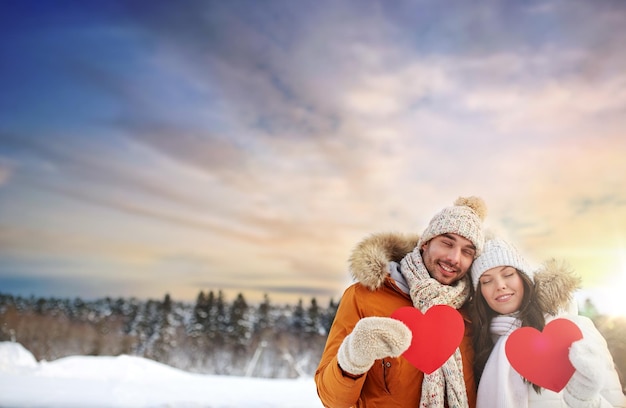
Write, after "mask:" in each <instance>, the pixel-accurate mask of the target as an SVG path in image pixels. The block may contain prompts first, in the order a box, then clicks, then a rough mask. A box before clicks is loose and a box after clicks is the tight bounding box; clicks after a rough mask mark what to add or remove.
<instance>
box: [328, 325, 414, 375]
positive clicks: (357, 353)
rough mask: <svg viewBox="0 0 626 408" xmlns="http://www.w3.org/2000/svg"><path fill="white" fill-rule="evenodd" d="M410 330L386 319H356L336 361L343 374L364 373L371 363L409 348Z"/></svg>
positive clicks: (399, 353) (394, 355) (395, 355)
mask: <svg viewBox="0 0 626 408" xmlns="http://www.w3.org/2000/svg"><path fill="white" fill-rule="evenodd" d="M412 337H413V335H412V334H411V330H410V329H409V328H408V327H407V326H406V325H405V324H404V323H402V322H401V321H399V320H396V319H392V318H390V317H364V318H363V319H361V320H359V321H358V322H357V324H356V325H355V326H354V329H353V330H352V333H350V334H349V335H348V336H347V337H346V338H345V339H343V342H342V343H341V346H340V347H339V352H338V353H337V361H338V362H339V366H340V367H341V369H342V370H343V371H345V372H347V373H350V374H354V375H359V374H363V373H365V372H366V371H368V370H369V369H370V368H371V367H372V365H374V361H375V360H378V359H381V358H384V357H398V356H399V355H401V354H402V353H404V352H405V351H406V349H408V348H409V346H410V345H411V339H412Z"/></svg>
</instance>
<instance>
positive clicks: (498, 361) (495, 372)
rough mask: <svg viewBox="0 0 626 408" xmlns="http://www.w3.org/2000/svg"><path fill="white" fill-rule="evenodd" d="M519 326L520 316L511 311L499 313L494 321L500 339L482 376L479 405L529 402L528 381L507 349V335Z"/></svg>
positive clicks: (493, 406) (491, 406) (493, 332)
mask: <svg viewBox="0 0 626 408" xmlns="http://www.w3.org/2000/svg"><path fill="white" fill-rule="evenodd" d="M519 327H521V322H520V320H519V319H517V318H515V317H514V316H511V315H508V316H496V317H494V318H493V320H492V321H491V325H490V326H489V329H490V332H491V335H492V337H494V340H495V339H496V338H497V340H496V344H495V346H494V347H493V350H492V351H491V354H490V355H489V359H488V360H487V364H485V369H484V370H483V374H482V376H481V377H480V384H479V385H478V400H477V401H476V406H479V407H480V408H498V407H519V408H523V407H527V406H528V385H527V384H525V383H524V380H523V379H522V377H521V376H520V375H519V374H518V373H517V371H515V370H514V369H513V367H511V364H510V363H509V360H508V359H507V357H506V353H505V349H504V345H505V343H506V339H508V337H509V335H510V334H511V333H512V332H513V331H514V330H515V329H517V328H519Z"/></svg>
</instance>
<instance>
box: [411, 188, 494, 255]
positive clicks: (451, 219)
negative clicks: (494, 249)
mask: <svg viewBox="0 0 626 408" xmlns="http://www.w3.org/2000/svg"><path fill="white" fill-rule="evenodd" d="M486 213H487V206H486V205H485V202H484V201H483V200H482V198H479V197H459V198H457V199H456V201H455V202H454V206H452V207H446V208H444V209H443V210H441V211H440V212H439V213H438V214H436V215H435V216H434V217H433V218H432V219H431V220H430V223H429V224H428V227H427V228H426V230H425V231H424V233H423V234H422V235H421V237H420V240H419V242H418V243H417V246H418V247H419V248H421V247H422V245H423V244H425V243H426V242H428V241H430V240H431V239H433V238H434V237H436V236H437V235H441V234H457V235H460V236H462V237H464V238H466V239H469V240H470V241H472V243H473V244H474V246H475V247H476V256H478V255H480V253H481V252H482V250H483V245H484V241H485V236H484V234H483V226H482V223H483V220H484V219H485V215H486Z"/></svg>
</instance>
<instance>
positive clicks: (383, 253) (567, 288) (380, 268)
mask: <svg viewBox="0 0 626 408" xmlns="http://www.w3.org/2000/svg"><path fill="white" fill-rule="evenodd" d="M418 241H419V235H417V234H401V233H393V232H391V233H377V234H373V235H370V236H368V237H366V238H365V239H363V240H362V241H361V242H359V243H358V244H357V246H356V247H355V248H354V250H353V251H352V254H351V255H350V258H349V265H350V273H351V274H352V277H353V278H354V279H355V280H356V281H357V282H359V283H360V284H362V285H363V286H365V287H367V288H368V289H370V290H376V289H379V288H380V287H382V286H383V284H384V282H385V279H386V277H387V275H389V262H391V261H394V262H400V261H401V260H402V258H404V257H405V256H406V255H407V254H408V253H409V252H411V251H413V249H414V248H415V247H416V246H417V243H418ZM533 280H534V282H535V290H536V292H537V298H538V301H539V304H540V306H541V310H543V311H544V312H545V313H549V314H552V315H556V314H557V313H558V312H559V311H561V310H564V309H567V307H568V305H569V304H570V303H571V301H572V298H573V295H574V292H575V291H576V290H577V289H578V288H579V286H580V277H578V276H577V275H576V274H574V272H573V271H572V270H571V268H570V267H569V266H568V265H567V264H566V263H565V262H559V261H557V260H555V259H551V260H549V261H547V262H545V263H544V264H543V265H542V266H541V267H540V268H539V269H538V270H537V271H536V272H535V273H534V277H533Z"/></svg>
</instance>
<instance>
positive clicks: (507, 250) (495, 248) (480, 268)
mask: <svg viewBox="0 0 626 408" xmlns="http://www.w3.org/2000/svg"><path fill="white" fill-rule="evenodd" d="M497 266H512V267H513V268H515V269H517V270H518V271H520V272H522V273H524V274H526V276H528V277H529V278H530V279H531V280H532V279H533V276H534V273H535V268H533V267H532V266H531V265H530V263H528V262H527V261H526V259H524V257H523V256H522V255H521V254H520V253H519V251H518V250H517V248H515V247H514V246H513V245H512V244H510V243H508V242H507V241H505V240H503V239H502V238H498V237H495V236H494V237H488V238H487V240H486V241H485V248H484V250H483V253H482V254H481V255H480V256H478V257H477V258H476V259H474V262H473V263H472V268H471V270H470V271H471V272H470V274H471V275H472V283H473V284H474V289H476V288H477V287H478V280H479V279H480V277H481V276H483V273H485V272H486V271H488V270H489V269H491V268H495V267H497Z"/></svg>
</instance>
